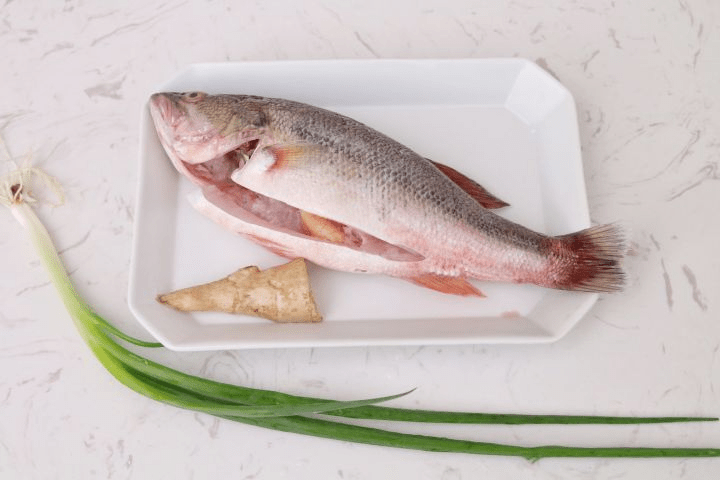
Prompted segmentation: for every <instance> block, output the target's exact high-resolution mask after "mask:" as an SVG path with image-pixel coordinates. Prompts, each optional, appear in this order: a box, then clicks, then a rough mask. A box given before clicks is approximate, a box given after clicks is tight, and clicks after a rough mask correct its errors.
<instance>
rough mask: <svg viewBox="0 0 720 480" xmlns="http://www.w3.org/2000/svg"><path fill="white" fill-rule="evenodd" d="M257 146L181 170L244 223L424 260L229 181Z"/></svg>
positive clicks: (395, 257)
mask: <svg viewBox="0 0 720 480" xmlns="http://www.w3.org/2000/svg"><path fill="white" fill-rule="evenodd" d="M257 145H258V140H252V141H249V142H246V143H243V144H242V145H240V146H239V147H238V148H236V149H234V150H231V151H230V152H227V153H225V154H223V155H220V156H218V157H215V158H214V159H212V160H208V161H206V162H202V163H188V162H184V161H181V164H182V167H181V168H182V170H184V171H185V172H186V173H187V174H188V176H190V178H191V180H192V181H193V182H194V183H196V184H198V185H199V186H200V187H201V189H202V193H203V196H204V197H205V199H206V200H208V201H209V202H210V203H212V204H213V205H215V206H216V207H218V208H220V209H222V210H224V211H225V212H227V213H228V214H230V215H232V216H233V217H236V218H238V219H241V220H243V221H245V222H249V223H253V224H255V225H259V226H262V227H265V228H268V229H271V230H277V231H282V232H284V233H288V234H290V235H294V236H298V237H303V238H306V239H312V240H315V241H319V242H326V243H332V244H337V245H342V246H344V247H347V248H351V249H353V250H358V251H362V252H365V253H369V254H373V255H379V256H381V257H384V258H386V259H388V260H393V261H398V262H416V261H420V260H423V259H424V258H425V257H424V256H423V255H420V254H419V253H417V252H415V251H412V250H410V249H407V248H405V247H402V246H398V245H393V244H391V243H389V242H386V241H384V240H382V239H380V238H377V237H375V236H373V235H370V234H368V233H366V232H364V231H362V230H360V229H358V228H355V227H353V226H351V225H347V224H344V223H341V222H337V221H335V220H333V219H330V218H326V217H322V216H318V215H314V214H310V213H309V212H306V211H304V210H302V209H301V208H298V207H297V206H293V205H289V204H287V203H285V202H282V201H280V200H277V199H274V198H271V197H268V196H265V195H262V194H260V193H257V192H255V191H252V190H250V189H248V188H245V187H243V186H242V185H239V184H237V183H235V182H234V181H233V180H232V174H233V172H235V171H236V170H238V169H242V168H243V167H244V166H245V163H246V162H247V160H248V158H249V157H250V156H252V154H253V152H254V151H255V149H256V148H257ZM260 243H261V244H262V242H260Z"/></svg>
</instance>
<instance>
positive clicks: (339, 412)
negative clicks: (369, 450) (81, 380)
mask: <svg viewBox="0 0 720 480" xmlns="http://www.w3.org/2000/svg"><path fill="white" fill-rule="evenodd" d="M33 175H35V176H38V177H39V178H41V179H43V180H44V181H45V182H46V183H47V184H49V185H50V186H51V187H53V188H56V189H59V186H58V185H57V183H56V182H54V180H52V179H50V177H48V176H47V175H45V174H44V173H42V172H41V171H39V170H37V169H34V168H25V169H20V170H18V171H17V172H14V173H13V174H11V175H10V176H9V177H8V179H7V180H6V181H5V182H4V183H0V203H2V204H4V205H6V206H8V207H9V208H10V211H11V212H12V214H13V215H14V217H15V218H16V219H17V220H18V221H19V222H20V224H21V225H23V226H24V227H25V228H26V230H27V231H28V233H29V235H30V239H31V241H32V243H33V245H34V247H35V249H36V251H37V253H38V255H39V256H40V259H41V260H42V262H43V264H44V265H45V267H46V268H47V270H48V272H49V274H50V278H51V280H52V283H53V284H54V285H55V288H56V289H57V291H58V293H59V295H60V297H61V299H62V301H63V303H64V304H65V307H66V309H67V311H68V313H69V314H70V316H71V318H72V319H73V321H74V322H75V325H76V327H77V329H78V332H79V333H80V336H81V337H82V338H83V340H85V342H86V343H87V344H88V346H89V347H90V349H91V351H92V352H93V354H94V355H95V356H96V357H97V358H98V360H99V361H100V362H101V364H102V365H103V366H104V367H105V368H106V369H107V370H108V372H109V373H110V374H111V375H113V376H114V377H115V378H116V379H117V380H118V381H120V382H121V383H123V384H124V385H126V386H127V387H129V388H131V389H133V390H135V391H136V392H138V393H140V394H142V395H145V396H147V397H149V398H153V399H155V400H158V401H160V402H164V403H167V404H170V405H174V406H176V407H179V408H185V409H189V410H194V411H198V412H204V413H208V414H211V415H215V416H217V417H220V418H225V419H227V420H232V421H236V422H241V423H245V424H249V425H255V426H259V427H264V428H270V429H274V430H279V431H284V432H292V433H299V434H304V435H312V436H316V437H323V438H329V439H336V440H345V441H350V442H356V443H366V444H372V445H382V446H389V447H397V448H409V449H415V450H424V451H433V452H461V453H472V454H483V455H511V456H520V457H524V458H527V459H528V460H532V461H534V460H538V459H540V458H545V457H717V456H720V449H717V448H637V447H633V448H623V447H617V448H588V447H565V446H553V445H549V446H538V447H524V446H515V445H503V444H495V443H487V442H473V441H466V440H457V439H450V438H442V437H432V436H425V435H413V434H405V433H398V432H393V431H388V430H382V429H378V428H371V427H368V426H361V425H350V424H347V423H343V422H339V421H333V420H329V419H327V418H311V417H307V416H306V415H308V414H311V413H312V414H323V415H325V416H326V417H327V416H335V417H346V418H353V419H364V420H393V421H404V422H417V423H427V422H435V423H462V424H488V423H505V424H528V423H533V424H549V423H556V424H557V423H559V424H580V423H603V424H621V423H623V424H628V423H661V422H687V421H713V420H717V418H710V417H607V416H565V415H562V416H561V415H514V414H485V413H472V412H442V411H430V410H414V409H402V408H391V407H382V406H376V405H374V404H375V403H380V402H384V401H388V400H392V399H396V398H399V397H401V396H403V395H407V394H408V393H410V392H405V393H401V394H398V395H390V396H385V397H377V398H371V399H365V400H354V401H335V400H327V399H320V398H312V397H304V396H294V395H288V394H285V393H281V392H274V391H269V390H260V389H252V388H247V387H242V386H237V385H230V384H226V383H221V382H215V381H212V380H209V379H205V378H202V377H197V376H194V375H189V374H186V373H183V372H180V371H178V370H175V369H172V368H169V367H167V366H164V365H161V364H159V363H157V362H154V361H152V360H149V359H147V358H145V357H143V356H141V355H138V354H136V353H134V352H132V351H130V350H128V349H127V348H126V347H124V346H122V345H121V344H120V343H119V342H118V341H116V340H115V339H116V338H117V339H120V340H122V341H125V342H128V343H131V344H134V345H136V346H140V347H159V346H161V345H160V344H158V343H156V342H148V341H144V340H139V339H136V338H134V337H131V336H129V335H127V334H125V333H123V332H122V331H120V330H119V329H117V328H116V327H115V326H113V325H112V324H110V323H109V322H107V321H106V320H105V319H103V318H102V317H101V316H99V315H97V314H96V313H95V312H93V311H92V310H91V309H90V307H89V306H88V305H87V304H86V303H85V302H84V301H83V300H82V299H81V298H80V296H79V295H78V294H77V292H76V291H75V288H74V287H73V285H72V282H71V281H70V278H69V277H68V275H67V272H66V271H65V269H64V267H63V265H62V262H61V260H60V258H59V256H58V253H57V250H56V249H55V247H54V245H53V243H52V240H51V239H50V236H49V234H48V232H47V230H46V229H45V227H44V226H43V225H42V223H41V222H40V220H39V219H38V218H37V216H36V215H35V212H34V211H33V210H32V208H30V206H29V205H28V204H27V203H26V202H25V201H24V197H25V196H26V195H27V192H26V183H27V181H28V180H29V178H30V177H32V176H33Z"/></svg>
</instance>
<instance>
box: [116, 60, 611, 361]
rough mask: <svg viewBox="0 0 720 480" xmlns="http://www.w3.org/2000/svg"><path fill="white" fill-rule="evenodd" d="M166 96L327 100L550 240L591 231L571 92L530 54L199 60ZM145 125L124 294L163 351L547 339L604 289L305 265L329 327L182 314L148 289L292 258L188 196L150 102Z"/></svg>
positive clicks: (187, 185) (575, 318)
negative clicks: (450, 280) (467, 284)
mask: <svg viewBox="0 0 720 480" xmlns="http://www.w3.org/2000/svg"><path fill="white" fill-rule="evenodd" d="M158 90H159V91H192V90H202V91H206V92H208V93H238V94H240V93H242V94H253V95H262V96H270V97H280V98H286V99H291V100H297V101H301V102H306V103H310V104H313V105H317V106H320V107H324V108H328V109H330V110H334V111H337V112H340V113H343V114H346V115H348V116H351V117H353V118H355V119H357V120H360V121H362V122H364V123H366V124H367V125H370V126H371V127H374V128H376V129H377V130H379V131H381V132H383V133H385V134H388V135H390V136H391V137H393V138H395V139H396V140H399V141H400V142H402V143H404V144H405V145H407V146H409V147H410V148H412V149H414V150H415V151H416V152H418V153H420V154H421V155H424V156H426V157H428V158H431V159H433V160H436V161H439V162H441V163H445V164H447V165H449V166H452V167H454V168H456V169H457V170H460V171H461V172H463V173H465V174H466V175H468V176H469V177H471V178H473V179H475V180H477V181H478V182H479V183H480V184H482V185H484V186H485V187H486V188H488V189H489V190H490V191H491V192H493V193H494V194H496V195H497V196H498V197H500V198H501V199H503V200H505V201H507V202H509V203H510V205H511V206H510V207H508V208H505V209H502V210H501V211H498V213H499V214H500V215H502V216H505V217H506V218H509V219H511V220H513V221H516V222H519V223H522V224H523V225H525V226H528V227H530V228H533V229H535V230H538V231H541V232H544V233H548V234H561V233H568V232H571V231H575V230H579V229H582V228H586V227H588V226H589V215H588V207H587V200H586V194H585V185H584V180H583V170H582V161H581V156H580V145H579V138H578V129H577V119H576V113H575V105H574V102H573V98H572V96H571V94H570V93H569V92H568V91H567V90H566V89H565V88H564V87H563V86H562V85H560V84H559V83H558V82H557V81H556V80H555V79H554V78H553V77H552V76H550V75H549V74H547V73H546V72H545V71H543V70H542V69H540V68H539V67H537V66H536V65H535V64H533V63H531V62H528V61H525V60H522V59H488V60H371V61H366V60H348V61H301V62H257V63H221V64H199V65H193V66H190V67H189V68H187V69H185V70H183V71H182V72H180V73H179V74H178V75H177V76H176V77H175V78H173V79H172V80H170V81H169V82H167V83H165V84H163V85H161V86H160V87H159V88H158ZM141 135H142V138H141V151H140V184H139V192H138V203H137V215H136V220H135V221H136V224H135V237H134V244H133V254H132V264H131V272H130V291H129V304H130V308H131V310H132V311H133V313H134V314H135V316H136V317H137V318H138V320H139V321H140V323H141V324H142V325H143V326H144V327H145V328H147V329H148V331H149V332H150V333H151V334H152V335H154V336H155V337H156V338H157V339H158V340H159V341H161V342H162V343H163V344H164V345H165V346H167V347H168V348H171V349H174V350H213V349H234V348H258V347H290V346H330V345H334V346H338V345H388V344H391V345H393V344H394V345H399V344H458V343H465V344H469V343H524V342H527V343H530V342H535V343H537V342H549V341H553V340H556V339H558V338H560V337H561V336H562V335H564V334H565V333H566V332H567V331H568V330H569V329H570V328H571V327H572V326H573V325H574V324H576V323H577V322H578V321H579V319H580V318H581V317H582V316H583V315H584V314H585V313H586V312H587V311H588V309H589V308H590V307H591V306H592V305H593V303H594V302H595V301H596V299H597V295H595V294H586V293H570V292H559V291H552V290H547V289H543V288H539V287H534V286H525V285H522V286H521V285H509V284H492V283H483V284H480V283H478V284H477V285H478V286H479V288H480V289H481V290H482V291H483V292H484V293H485V294H486V295H487V298H464V297H457V296H453V295H446V294H441V293H437V292H434V291H431V290H427V289H423V288H420V287H417V286H414V285H412V284H410V283H408V282H405V281H403V280H398V279H394V278H388V277H383V276H374V275H360V274H349V273H342V272H334V271H329V270H326V269H323V268H320V267H315V266H311V269H310V275H311V282H312V287H313V291H314V293H315V297H316V300H317V303H318V307H319V309H320V311H321V312H322V314H323V316H324V318H325V319H324V321H323V322H321V323H318V324H274V323H272V322H269V321H266V320H263V319H258V318H253V317H244V316H235V315H229V314H220V313H217V314H216V313H193V314H191V313H180V312H176V311H174V310H172V309H169V308H167V307H165V306H163V305H160V304H158V303H157V302H156V301H155V297H156V296H157V295H158V294H160V293H166V292H169V291H171V290H175V289H178V288H184V287H187V286H190V285H195V284H198V283H204V282H208V281H212V280H215V279H218V278H221V277H223V276H225V275H228V274H229V273H231V272H233V271H234V270H236V269H238V268H241V267H244V266H248V265H257V266H259V267H260V268H267V267H269V266H273V265H277V264H280V263H283V262H284V261H285V260H284V259H281V258H280V257H277V256H275V255H273V254H272V253H269V252H267V251H265V250H264V249H262V248H261V247H258V246H256V245H255V244H253V243H250V242H249V241H247V240H245V239H243V238H239V237H236V236H234V235H232V234H230V233H228V232H227V231H225V230H223V229H222V228H221V227H219V226H217V225H215V224H213V223H212V222H211V221H210V220H208V219H207V218H205V217H203V216H202V215H200V214H199V213H197V212H195V211H194V210H193V209H192V208H191V207H190V206H189V204H188V203H187V201H186V198H185V197H186V195H187V193H189V192H190V191H191V190H192V189H193V188H195V187H193V186H192V185H191V184H190V182H189V181H187V180H186V179H185V178H182V177H181V176H180V175H179V174H178V173H177V172H176V171H175V169H174V168H173V166H172V165H171V163H170V161H169V159H168V158H167V157H166V156H165V153H164V152H163V149H162V147H161V145H160V143H159V141H158V139H157V136H156V134H155V129H154V127H153V125H152V121H151V119H150V115H149V112H148V111H147V108H146V109H145V110H144V112H143V116H142V126H141Z"/></svg>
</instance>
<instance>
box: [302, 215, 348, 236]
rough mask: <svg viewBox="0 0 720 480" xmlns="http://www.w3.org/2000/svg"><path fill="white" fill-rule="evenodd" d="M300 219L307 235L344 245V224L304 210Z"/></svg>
mask: <svg viewBox="0 0 720 480" xmlns="http://www.w3.org/2000/svg"><path fill="white" fill-rule="evenodd" d="M300 219H301V220H302V223H303V227H304V228H305V230H306V231H307V233H308V234H309V235H311V236H313V237H315V238H319V239H321V240H325V241H328V242H330V243H343V242H344V241H345V228H344V226H343V224H342V223H338V222H336V221H334V220H330V219H329V218H325V217H320V216H318V215H313V214H312V213H310V212H306V211H304V210H301V211H300Z"/></svg>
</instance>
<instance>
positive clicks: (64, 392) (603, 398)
mask: <svg viewBox="0 0 720 480" xmlns="http://www.w3.org/2000/svg"><path fill="white" fill-rule="evenodd" d="M719 23H720V3H718V2H709V1H703V0H660V1H657V0H640V1H637V2H613V1H601V2H598V1H596V0H545V1H541V0H517V1H510V2H475V1H471V0H453V1H450V2H439V1H434V0H429V1H426V2H420V3H417V2H412V1H410V0H399V1H397V2H387V1H380V0H369V1H367V2H330V1H317V0H308V1H304V2H300V3H298V2H290V1H288V0H281V1H277V2H263V1H261V0H250V1H246V2H232V1H229V0H221V1H214V2H190V1H178V0H169V1H163V2H152V1H151V2H148V1H146V0H142V1H141V0H130V1H128V2H125V3H123V4H122V5H119V4H117V5H110V4H108V3H107V2H101V1H99V0H93V1H80V0H67V1H65V2H56V3H49V2H20V1H12V0H7V1H5V2H3V3H2V5H0V53H2V58H3V62H4V63H3V74H2V80H3V93H4V95H3V96H2V98H3V101H2V108H1V109H0V135H2V138H3V139H4V140H5V142H6V143H7V146H8V149H9V150H10V151H11V153H12V154H13V155H14V156H16V157H17V158H23V157H24V156H25V155H26V154H31V156H32V158H33V162H34V163H36V164H37V165H39V166H41V167H43V168H44V169H45V170H47V171H48V172H49V173H51V174H52V175H54V176H56V177H57V178H58V179H59V181H60V182H61V183H62V185H63V186H64V189H65V194H66V203H65V204H64V205H63V206H60V207H51V206H43V207H40V208H39V209H38V213H39V215H40V216H41V218H42V219H43V220H44V221H45V223H46V224H47V227H48V229H49V230H50V231H51V233H52V235H53V237H54V239H55V241H56V243H57V245H58V248H59V250H60V252H61V255H62V258H63V260H64V261H65V263H66V265H67V268H68V270H69V271H70V273H71V278H72V279H73V281H74V282H75V283H76V285H77V288H78V290H79V291H80V293H81V294H82V295H83V296H84V297H85V298H86V299H87V301H88V302H89V303H91V304H92V305H94V306H95V307H96V309H97V310H98V311H99V312H100V313H101V314H103V315H105V316H107V317H108V318H109V319H110V320H111V321H113V322H114V323H115V324H117V325H118V326H120V327H121V328H123V329H124V330H126V331H128V332H129V333H131V334H133V335H135V336H146V335H147V334H146V332H144V331H143V330H142V328H141V327H140V326H139V325H138V324H137V323H136V322H135V320H134V318H133V316H132V315H131V313H130V312H129V310H128V308H127V298H126V292H127V279H128V267H129V264H128V262H129V255H130V246H131V242H132V228H133V227H132V225H133V218H134V214H135V211H136V205H135V189H136V180H137V173H138V172H137V155H138V147H139V119H140V111H141V108H142V106H143V105H144V102H145V101H146V99H147V97H148V95H149V94H150V93H151V92H153V91H154V89H155V86H156V85H158V84H160V83H162V82H163V81H165V80H167V79H168V78H170V77H171V76H173V75H174V74H175V73H176V72H177V71H178V70H179V69H180V68H182V67H183V66H185V65H188V64H191V63H196V62H217V61H245V60H284V59H292V60H302V59H328V58H464V57H475V58H487V57H523V58H527V59H530V60H533V61H535V62H536V63H537V64H538V65H540V66H541V67H542V68H544V69H545V70H547V71H548V72H550V73H551V74H552V75H553V76H555V77H556V78H557V79H558V80H559V81H560V82H562V83H563V84H564V85H566V86H567V87H568V88H569V89H570V91H571V92H572V93H573V95H574V97H575V100H576V105H577V113H578V126H579V129H580V136H581V141H582V152H583V159H584V166H585V179H586V183H587V190H588V199H589V203H590V210H591V214H592V219H593V221H595V222H598V223H600V222H608V221H620V222H622V223H623V224H626V225H628V226H630V227H631V230H630V231H631V233H630V238H629V240H630V244H631V249H630V255H629V256H628V260H627V268H628V275H629V278H630V282H631V284H630V286H629V288H628V289H627V291H626V292H624V293H622V294H619V295H613V296H604V297H602V298H601V300H600V301H599V302H598V303H597V305H596V306H595V307H594V308H593V309H592V311H591V312H590V314H588V315H587V316H586V317H585V318H584V319H583V320H582V321H581V322H580V323H579V324H578V325H577V326H576V327H575V328H574V329H573V330H572V331H571V332H570V333H569V334H568V335H567V336H566V337H564V338H563V339H562V340H560V341H559V342H557V343H554V344H551V345H537V346H527V345H468V346H454V347H447V346H431V345H428V346H423V347H372V348H370V347H368V348H348V349H342V348H314V349H313V348H307V349H305V348H302V349H289V350H283V349H280V350H258V351H230V352H212V353H189V354H180V353H174V352H168V351H158V352H152V353H150V354H149V355H150V356H151V357H152V358H154V359H157V360H159V361H162V362H164V363H167V364H169V365H172V366H174V367H176V368H179V369H182V370H184V371H188V372H191V373H195V374H202V375H205V376H208V377H211V378H215V379H218V380H222V381H227V382H235V383H240V384H243V385H248V386H252V387H258V388H271V389H277V390H282V391H285V392H291V393H301V394H308V395H317V396H331V397H334V398H357V397H364V396H372V395H383V394H389V393H395V392H397V391H403V390H407V389H409V388H413V387H417V390H416V391H415V392H414V393H413V394H412V395H411V396H408V397H406V398H403V399H400V400H396V401H395V402H394V403H395V404H397V405H403V406H409V407H421V408H438V409H439V408H443V409H468V410H482V411H514V412H527V413H536V412H537V413H540V412H542V413H561V412H562V413H595V414H631V415H632V414H634V415H665V414H668V415H672V414H676V415H685V414H689V415H720V406H719V405H720V402H719V400H720V383H719V382H720V376H719V374H718V372H719V370H718V362H719V361H720V360H719V358H720V356H719V355H718V352H719V351H720V322H718V321H717V318H718V317H719V316H720V310H719V309H720V306H719V305H718V302H717V301H716V298H717V296H716V292H718V291H720V260H718V254H717V245H718V241H719V240H720V222H718V221H717V217H718V216H717V212H716V210H717V208H716V205H717V204H718V202H720V189H718V182H717V180H718V179H719V178H720V176H719V174H718V164H719V162H720V108H718V106H720V90H719V89H718V80H719V79H720V62H718V61H717V59H716V57H717V55H716V52H717V51H719V50H720V36H719V35H718V30H717V28H716V26H717V25H718V24H719ZM289 81H291V79H289ZM438 141H439V142H442V138H439V139H438ZM0 267H1V270H2V272H3V275H0V479H20V478H43V479H45V478H58V479H66V478H67V479H76V478H108V479H146V478H182V479H204V478H239V479H275V478H292V479H304V478H308V479H309V478H313V479H316V478H337V479H376V478H387V477H388V476H389V475H390V474H391V475H392V478H397V479H405V478H407V479H417V478H433V479H435V478H439V479H445V480H456V479H473V478H493V479H495V478H497V479H517V478H533V479H561V478H568V479H598V480H601V479H614V478H654V479H657V480H660V479H666V478H667V479H670V478H673V479H675V478H716V477H717V476H718V475H719V474H720V460H718V459H704V460H652V461H646V460H642V461H636V460H623V461H615V460H586V459H569V460H543V461H540V462H537V463H532V464H531V463H529V462H526V461H524V460H522V459H516V458H496V457H474V456H467V455H451V454H442V453H422V452H413V451H403V450H394V449H388V448H378V447H371V446H363V445H351V444H347V443H343V442H332V441H327V440H322V439H314V438H307V437H301V436H297V435H291V434H284V433H281V432H274V431H268V430H262V429H258V428H255V427H250V426H244V425H240V424H233V423H230V422H226V421H223V420H218V419H215V418H212V417H209V416H207V415H202V414H197V413H193V412H185V411H181V410H178V409H175V408H172V407H168V406H164V405H160V404H158V403H156V402H154V401H152V400H149V399H146V398H143V397H141V396H139V395H137V394H135V393H134V392H132V391H129V390H128V389H126V388H125V387H123V386H122V385H120V384H118V383H117V382H116V381H115V380H114V379H113V378H111V377H110V376H109V375H108V374H107V372H105V371H104V370H103V368H102V367H101V366H100V365H99V364H98V362H97V361H96V360H95V359H94V358H93V357H92V354H91V353H90V352H89V350H88V349H87V347H86V346H85V345H84V344H83V343H82V341H81V339H80V338H79V337H78V335H77V333H76V331H75V330H74V326H73V325H72V322H71V320H70V319H69V318H68V316H67V315H66V314H64V313H63V310H62V306H61V303H60V301H59V299H58V298H57V296H56V294H55V292H54V291H53V290H52V288H51V287H50V285H49V283H48V278H47V275H46V273H45V272H44V270H43V269H42V268H41V266H40V264H39V262H38V261H37V259H36V258H35V255H34V253H33V251H32V249H31V248H30V245H29V242H28V239H27V238H26V236H25V235H24V232H23V231H22V229H20V228H19V226H18V225H17V224H16V222H15V221H14V219H13V218H12V217H11V216H10V215H8V214H6V212H4V211H0ZM393 428H396V429H397V430H401V431H412V432H415V433H427V434H438V435H449V436H454V437H457V438H469V439H476V440H484V441H496V442H507V443H519V444H527V445H536V444H541V443H561V444H574V445H597V446H604V445H627V446H631V445H632V446H640V445H649V446H660V445H669V446H714V447H720V424H715V423H712V424H702V425H700V424H678V425H666V426H636V427H622V426H621V427H617V428H616V427H612V428H590V427H574V428H571V429H568V428H563V427H553V426H550V427H547V428H546V427H509V428H508V427H496V426H486V427H477V428H476V427H473V428H468V427H453V426H447V425H428V426H424V427H411V426H407V425H397V426H393Z"/></svg>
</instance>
